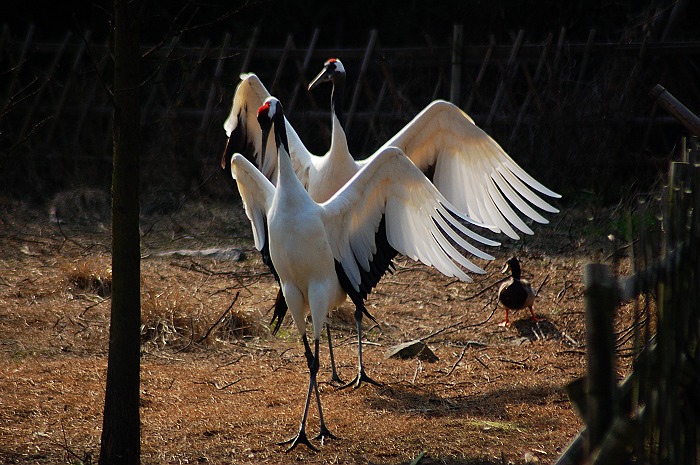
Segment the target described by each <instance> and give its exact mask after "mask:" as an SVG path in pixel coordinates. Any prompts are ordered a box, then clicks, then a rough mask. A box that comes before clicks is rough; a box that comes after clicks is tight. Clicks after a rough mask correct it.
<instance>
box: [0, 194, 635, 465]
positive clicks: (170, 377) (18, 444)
mask: <svg viewBox="0 0 700 465" xmlns="http://www.w3.org/2000/svg"><path fill="white" fill-rule="evenodd" d="M609 220H610V216H609V212H603V211H598V212H593V211H577V212H576V213H572V212H567V211H566V210H563V211H562V213H560V214H558V215H555V216H553V217H551V223H550V224H548V225H535V226H534V229H535V231H536V234H535V236H532V237H526V238H524V239H523V240H521V241H508V240H507V241H504V243H503V245H502V246H501V247H499V248H497V249H492V250H490V252H492V253H493V254H494V255H495V256H496V261H495V262H491V263H486V262H480V261H477V263H479V264H480V265H482V266H485V269H486V271H487V273H486V274H484V275H475V276H474V282H473V283H470V284H465V283H461V282H458V281H455V280H452V279H447V278H445V277H444V276H442V275H441V274H439V272H437V271H435V270H434V269H430V268H427V267H425V266H422V265H420V264H417V263H415V262H412V261H410V260H407V259H404V258H401V259H399V260H398V269H397V271H396V272H395V273H394V274H393V275H388V276H386V277H385V278H384V279H383V280H382V281H381V283H380V285H379V286H378V288H377V289H376V291H375V292H374V293H373V294H371V295H370V297H369V299H368V302H367V303H368V309H369V310H370V312H372V313H373V314H374V315H375V317H376V318H377V320H378V321H379V327H376V326H372V325H371V324H370V323H371V322H366V324H365V340H366V342H365V344H364V348H365V351H364V354H365V364H366V369H367V372H368V374H369V375H370V376H372V377H373V378H375V379H376V380H378V381H380V382H381V383H382V385H381V386H372V385H363V386H362V387H360V388H359V389H345V390H338V389H336V388H335V387H334V386H333V385H332V384H331V383H330V371H329V359H328V352H327V348H326V347H327V344H326V341H325V340H324V341H322V347H321V370H320V372H319V380H320V390H321V398H322V401H323V406H324V413H325V416H326V422H327V424H328V427H329V428H330V430H331V431H332V432H333V433H334V434H335V435H336V436H337V439H333V440H329V441H327V442H326V443H325V444H323V445H320V444H319V443H318V442H316V444H317V445H318V446H319V448H320V452H317V453H315V452H312V451H310V450H309V449H307V448H306V447H298V448H297V449H296V450H294V451H292V452H290V453H285V448H284V447H283V446H280V445H277V444H276V443H277V442H278V441H281V440H284V439H287V438H289V437H291V436H292V435H293V433H295V431H296V429H297V428H298V422H299V420H300V415H301V410H302V406H303V400H304V396H305V393H306V388H307V383H308V370H307V368H306V362H305V359H304V357H303V351H302V345H301V343H300V341H299V337H298V333H297V332H296V330H295V328H294V327H293V326H292V325H291V321H290V318H289V317H288V318H287V319H286V320H285V322H284V324H283V326H282V329H281V331H280V333H279V334H278V335H276V336H273V335H272V334H271V332H270V328H269V326H268V324H267V323H268V322H269V320H270V317H271V305H272V302H273V299H274V295H275V293H276V286H275V284H274V282H273V278H272V276H271V275H270V274H269V273H268V272H267V269H266V268H265V267H264V266H263V264H262V263H261V261H260V259H259V254H258V253H257V252H256V251H255V250H254V249H253V247H252V241H251V235H250V228H249V223H247V220H246V219H245V218H244V216H243V213H242V209H241V207H240V205H235V204H234V205H212V204H207V203H203V202H202V203H192V204H186V205H185V207H183V208H182V209H181V210H179V211H177V212H176V213H173V214H170V215H160V216H151V217H149V218H144V220H143V222H142V249H143V251H142V254H143V261H142V282H143V286H142V287H143V297H142V307H143V309H142V323H143V326H142V327H143V330H142V341H143V345H142V347H143V349H142V353H143V356H142V360H141V381H142V387H141V422H142V423H141V424H142V427H141V438H142V463H143V464H183V463H212V464H259V463H290V462H298V461H305V462H307V463H312V464H315V463H318V464H321V463H323V464H336V463H337V464H356V463H364V464H409V463H411V462H412V461H413V460H414V459H417V458H419V457H420V456H421V454H423V455H422V457H421V458H420V461H419V462H418V463H420V464H439V463H440V464H443V463H444V464H470V465H471V464H509V463H513V464H523V463H552V462H554V461H555V460H556V458H557V457H558V456H559V454H560V453H561V452H562V451H563V449H565V448H566V446H567V445H568V444H569V443H570V441H571V440H572V439H573V438H574V437H575V435H576V434H577V433H578V431H579V430H580V428H581V425H582V423H581V421H580V420H579V418H578V416H577V414H576V412H575V411H574V409H573V408H572V406H571V404H570V403H569V400H568V398H567V396H566V394H565V392H564V390H563V387H564V386H565V385H566V384H567V383H568V382H570V381H572V380H574V379H576V378H577V377H579V376H581V375H582V374H583V373H584V371H585V336H584V333H585V329H584V313H583V308H584V301H583V284H582V269H583V266H584V264H585V263H587V262H590V261H601V260H605V259H606V258H608V256H609V253H610V250H611V245H610V244H609V241H607V240H606V239H605V237H606V236H607V234H608V231H607V230H606V229H605V225H606V224H607V222H608V221H609ZM108 226H109V225H108V223H107V225H106V226H102V225H99V224H96V223H95V222H94V221H93V222H92V223H91V224H90V225H79V224H72V223H63V224H56V222H50V221H49V215H48V213H47V212H46V211H43V210H42V211H40V210H39V209H29V208H27V207H26V206H23V205H19V204H16V203H11V202H7V201H5V202H4V203H3V202H0V463H3V464H66V463H70V464H77V463H96V462H97V457H98V456H99V444H100V433H101V427H102V408H103V401H104V388H105V375H106V363H107V348H108V332H109V311H110V300H109V293H110V286H111V276H110V255H109V251H110V235H109V230H108V229H107V228H108ZM501 239H503V238H502V237H501ZM230 247H236V248H238V249H240V250H241V251H242V252H243V254H244V259H243V260H235V259H234V258H230V257H229V258H222V257H220V256H211V255H210V256H205V255H202V253H201V252H199V253H196V254H195V253H194V252H190V251H193V250H198V251H201V250H203V249H208V248H230ZM178 250H179V251H180V253H174V252H175V251H178ZM514 254H515V255H517V256H518V257H519V258H520V261H521V264H522V267H523V273H524V277H525V278H528V279H530V280H531V282H532V283H533V285H534V287H535V288H536V289H537V288H538V287H540V286H541V289H540V294H539V296H538V300H537V302H536V305H535V310H536V313H537V315H538V316H539V317H541V318H543V320H542V321H540V322H539V323H537V324H535V323H533V322H532V321H531V320H530V318H529V314H528V312H527V311H521V312H518V313H515V314H514V315H513V318H512V319H513V325H512V326H511V327H510V328H505V329H504V328H502V327H499V326H498V323H499V322H501V321H502V320H503V317H504V313H503V309H501V308H499V309H496V310H495V311H494V309H495V308H496V290H497V285H498V283H499V282H500V280H502V279H503V278H504V276H503V275H502V274H501V273H500V269H501V267H502V265H503V262H504V261H505V260H506V259H507V258H509V257H510V256H511V255H514ZM626 266H627V265H626V263H625V261H624V260H623V261H622V263H621V264H620V265H619V268H618V271H619V272H621V273H625V272H627V270H626V269H625V267H626ZM543 283H544V284H543ZM234 301H235V303H234ZM232 303H233V306H232V307H231V308H230V309H229V307H230V306H231V304H232ZM352 311H353V309H352V307H351V306H350V305H349V304H346V305H344V306H343V307H341V308H340V309H338V310H336V311H335V312H334V313H333V314H332V315H331V318H330V322H331V324H332V329H333V342H334V346H335V348H336V361H337V363H338V367H339V371H340V375H341V377H342V378H343V379H345V380H349V379H350V378H352V377H353V376H354V374H355V370H356V350H357V343H356V333H355V331H354V324H353V319H352ZM629 313H630V310H629V309H625V308H623V309H622V310H621V312H620V315H619V316H618V318H617V326H618V330H619V338H620V340H621V345H622V346H623V348H624V340H625V337H626V334H628V332H627V331H626V329H627V328H628V327H629V324H630V319H631V317H630V315H629ZM422 338H424V340H425V342H426V343H427V344H428V346H429V347H430V348H431V349H432V350H433V351H434V353H435V354H436V355H437V357H438V358H439V360H438V361H435V362H428V361H424V360H421V359H416V358H412V359H405V360H404V359H393V358H392V359H387V358H385V357H384V354H385V352H386V351H387V350H388V349H389V348H390V347H392V346H394V345H395V344H398V343H401V342H406V341H410V340H414V339H422ZM621 354H624V352H621ZM628 365H629V360H628V359H626V358H625V357H624V356H623V357H621V358H620V366H619V371H620V373H619V374H620V376H622V375H623V374H624V373H625V372H626V371H627V369H628ZM308 431H309V435H310V436H311V437H313V436H315V435H316V434H317V433H318V417H317V412H316V409H315V408H313V407H312V409H311V416H310V418H309V424H308Z"/></svg>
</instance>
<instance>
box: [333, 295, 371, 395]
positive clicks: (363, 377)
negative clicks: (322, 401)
mask: <svg viewBox="0 0 700 465" xmlns="http://www.w3.org/2000/svg"><path fill="white" fill-rule="evenodd" d="M362 314H363V311H362V308H361V307H359V306H357V305H356V306H355V323H356V324H357V360H358V363H357V365H358V370H357V376H356V377H355V379H353V380H352V381H350V382H349V383H347V384H344V385H343V386H341V387H340V389H345V388H346V387H349V386H353V387H354V388H355V389H357V388H358V387H360V386H361V385H362V382H363V381H365V382H368V383H370V384H374V385H375V386H381V383H378V382H377V381H375V380H373V379H372V378H370V377H369V376H367V374H366V373H365V367H364V364H363V363H362Z"/></svg>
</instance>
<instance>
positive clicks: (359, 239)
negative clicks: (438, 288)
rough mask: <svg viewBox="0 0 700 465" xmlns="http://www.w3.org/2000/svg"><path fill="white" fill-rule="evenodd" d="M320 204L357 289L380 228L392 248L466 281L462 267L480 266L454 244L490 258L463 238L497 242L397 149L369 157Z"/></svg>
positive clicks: (474, 268)
mask: <svg viewBox="0 0 700 465" xmlns="http://www.w3.org/2000/svg"><path fill="white" fill-rule="evenodd" d="M321 206H322V211H323V215H324V222H325V224H326V231H327V234H328V240H329V242H330V244H331V248H332V249H333V254H334V257H335V259H336V260H337V261H338V262H340V264H341V265H342V267H343V270H344V271H345V274H346V275H347V277H348V279H349V280H350V282H351V284H352V285H353V286H354V288H355V289H356V290H358V289H360V287H361V286H362V276H363V274H365V273H367V272H371V271H372V269H373V266H374V264H373V263H372V258H373V257H374V256H375V255H377V254H378V252H379V254H380V255H381V251H378V244H377V239H376V238H377V234H376V233H377V231H378V230H379V229H380V227H382V228H384V229H385V232H386V239H387V243H388V245H389V246H391V247H392V248H393V249H395V250H396V251H398V252H400V253H402V254H404V255H406V256H408V257H410V258H412V259H414V260H419V261H421V262H423V263H424V264H426V265H430V266H434V267H436V268H437V269H438V270H440V271H441V272H442V273H443V274H445V275H447V276H455V277H457V278H459V279H461V280H463V281H467V282H469V281H471V278H470V277H469V276H468V275H467V274H466V272H465V271H464V270H463V269H462V268H460V266H462V267H464V268H466V269H467V270H469V271H472V272H475V273H483V270H482V269H481V268H480V267H479V266H477V265H475V264H474V263H472V262H471V261H470V260H469V259H467V258H466V257H465V256H464V255H463V253H462V252H460V251H459V250H458V249H457V247H459V248H461V249H463V250H465V251H466V252H468V253H470V254H472V255H474V256H476V257H478V258H481V259H484V260H492V259H493V257H492V256H491V255H489V254H487V253H484V252H482V251H481V250H479V249H477V248H476V247H475V246H473V245H472V244H471V243H470V242H469V241H468V240H467V239H465V237H466V238H469V239H471V240H472V241H476V242H479V243H481V244H486V245H490V246H495V245H498V243H497V242H494V241H491V240H489V239H486V238H484V237H482V236H480V235H478V234H476V233H474V232H473V231H471V230H470V229H468V228H467V227H465V226H464V225H463V224H462V223H461V222H460V219H461V220H466V221H470V222H472V223H474V221H473V220H470V219H469V218H466V217H463V216H461V214H459V213H458V212H457V210H456V209H455V208H454V207H453V206H452V205H451V204H450V202H449V201H448V200H447V199H445V198H444V197H443V196H442V195H441V194H440V192H438V190H437V189H436V188H435V186H434V185H433V184H431V183H430V181H429V180H428V179H427V178H426V177H425V176H424V175H423V173H421V172H420V170H418V169H417V168H416V166H415V165H414V164H413V163H411V162H410V160H409V159H408V158H407V157H406V156H405V154H404V153H403V152H402V151H401V150H400V149H398V148H396V147H387V148H384V149H382V150H381V151H380V152H379V153H377V154H376V155H375V156H373V159H372V161H371V162H369V163H367V164H365V165H364V166H363V168H362V169H361V170H360V171H359V172H358V173H357V174H356V175H355V176H354V177H353V178H352V179H351V180H350V181H349V182H348V183H347V184H346V185H345V186H344V187H343V188H342V189H341V190H340V191H338V192H337V193H336V194H335V195H334V196H333V197H331V198H330V199H329V200H328V201H327V202H325V203H323V204H321ZM382 222H383V224H382ZM380 247H381V244H380ZM361 270H363V271H361Z"/></svg>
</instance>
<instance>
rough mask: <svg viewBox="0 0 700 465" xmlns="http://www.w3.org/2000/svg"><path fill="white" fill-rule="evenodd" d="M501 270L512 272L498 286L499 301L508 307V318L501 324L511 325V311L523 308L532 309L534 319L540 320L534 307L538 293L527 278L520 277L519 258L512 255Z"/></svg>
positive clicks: (531, 313)
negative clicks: (508, 277) (507, 278)
mask: <svg viewBox="0 0 700 465" xmlns="http://www.w3.org/2000/svg"><path fill="white" fill-rule="evenodd" d="M501 272H502V273H504V274H506V273H511V278H510V279H509V280H507V281H505V282H504V283H502V284H501V285H500V287H499V288H498V301H499V302H500V303H501V305H503V307H504V308H505V309H506V318H505V320H504V321H503V322H502V323H500V324H499V326H509V325H510V319H509V312H510V311H515V310H520V309H522V308H528V309H530V315H532V320H533V321H539V319H538V318H537V317H536V316H535V312H534V310H533V309H532V307H533V305H534V304H535V297H536V296H537V294H536V293H535V290H534V289H533V288H532V286H531V285H530V283H529V282H528V281H527V280H525V279H521V278H520V276H521V271H520V262H519V261H518V259H517V258H516V257H512V258H511V259H510V260H508V261H507V262H506V264H505V266H504V267H503V270H501Z"/></svg>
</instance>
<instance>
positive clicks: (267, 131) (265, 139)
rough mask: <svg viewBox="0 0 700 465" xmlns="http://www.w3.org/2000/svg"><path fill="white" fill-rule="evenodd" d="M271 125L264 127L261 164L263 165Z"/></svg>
mask: <svg viewBox="0 0 700 465" xmlns="http://www.w3.org/2000/svg"><path fill="white" fill-rule="evenodd" d="M271 128H272V126H270V127H266V128H262V143H263V146H262V155H261V157H260V166H263V163H264V162H265V154H266V153H267V144H268V142H269V140H270V129H271Z"/></svg>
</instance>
